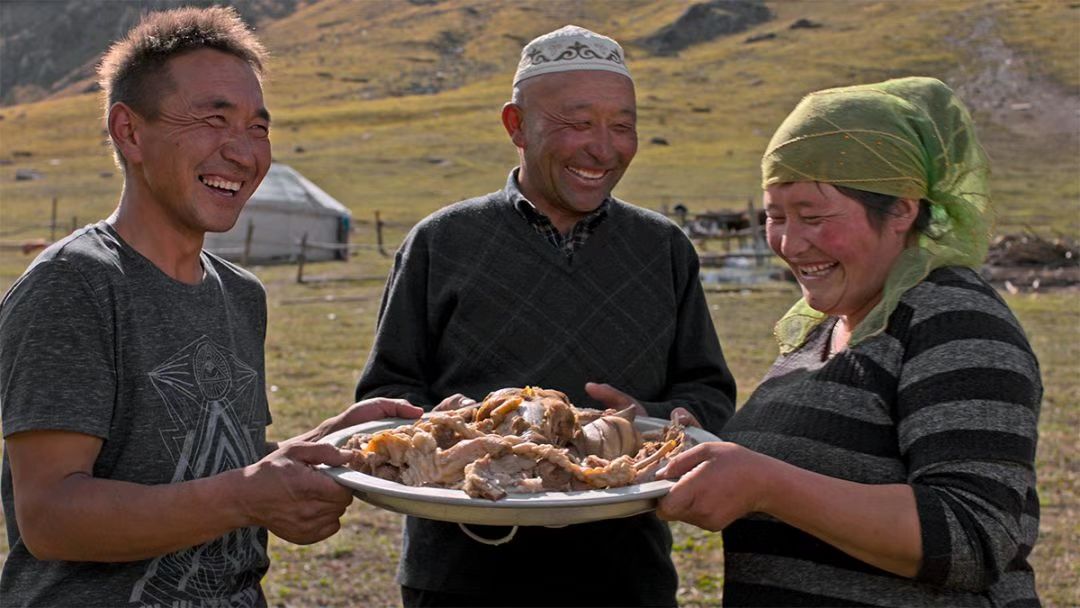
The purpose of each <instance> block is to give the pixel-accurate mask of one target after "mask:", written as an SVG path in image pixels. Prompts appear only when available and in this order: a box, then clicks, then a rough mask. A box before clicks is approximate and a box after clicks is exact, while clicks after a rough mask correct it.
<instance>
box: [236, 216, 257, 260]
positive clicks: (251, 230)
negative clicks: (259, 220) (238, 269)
mask: <svg viewBox="0 0 1080 608" xmlns="http://www.w3.org/2000/svg"><path fill="white" fill-rule="evenodd" d="M254 234H255V222H253V221H251V220H248V229H247V236H245V237H244V253H242V254H241V255H240V265H241V266H247V264H248V258H249V257H250V256H251V237H252V236H253V235H254Z"/></svg>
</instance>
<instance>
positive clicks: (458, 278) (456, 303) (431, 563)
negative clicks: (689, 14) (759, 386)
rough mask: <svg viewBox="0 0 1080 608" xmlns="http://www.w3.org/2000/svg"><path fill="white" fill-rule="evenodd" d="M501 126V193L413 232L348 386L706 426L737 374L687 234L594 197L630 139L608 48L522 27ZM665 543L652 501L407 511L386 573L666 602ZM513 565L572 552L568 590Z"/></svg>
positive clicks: (557, 595) (573, 32)
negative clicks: (565, 513) (438, 514)
mask: <svg viewBox="0 0 1080 608" xmlns="http://www.w3.org/2000/svg"><path fill="white" fill-rule="evenodd" d="M502 124H503V126H504V127H505V129H506V131H507V133H508V134H509V136H510V139H511V141H512V142H513V144H514V145H515V146H516V148H517V151H518V158H519V161H520V164H519V166H518V167H517V168H516V169H514V170H513V171H511V172H510V176H509V178H508V179H507V181H506V186H505V187H504V188H503V189H502V190H500V191H498V192H494V193H492V194H488V195H486V196H482V197H479V198H474V199H471V200H467V201H463V202H460V203H456V204H454V205H450V206H448V207H446V208H445V209H443V210H441V211H439V212H437V213H435V214H434V215H432V216H430V217H428V218H427V219H425V220H423V221H422V222H420V223H419V224H418V225H417V226H416V227H415V228H414V229H413V230H412V232H411V233H410V235H409V236H408V238H407V239H406V241H405V242H404V244H403V245H402V246H401V249H400V250H399V251H398V253H397V257H396V260H395V264H394V269H393V270H392V272H391V275H390V278H389V281H388V282H387V287H386V292H385V295H384V298H383V303H382V308H381V311H380V317H379V323H378V329H377V335H376V338H375V345H374V347H373V349H372V353H371V357H370V358H369V359H368V363H367V367H366V368H365V370H364V373H363V375H362V377H361V379H360V382H359V385H358V387H357V395H358V397H377V396H382V397H398V398H404V399H408V400H409V401H411V402H412V403H416V404H419V405H422V406H424V407H427V408H431V407H432V406H434V405H435V404H437V403H440V401H441V400H442V399H443V398H445V397H447V396H452V395H455V394H462V395H465V396H467V397H469V398H472V399H481V398H483V397H484V396H485V395H486V394H487V393H488V392H490V391H493V390H496V389H500V388H503V387H512V386H526V385H533V386H540V387H544V388H552V389H558V390H561V391H563V392H565V393H566V394H567V395H569V396H570V398H571V400H572V401H573V402H574V403H575V404H576V405H578V406H582V407H599V408H605V407H616V408H620V409H621V408H623V407H627V406H637V407H638V408H640V409H642V410H644V411H645V413H647V414H648V415H651V416H658V417H663V418H667V417H669V416H671V415H672V414H673V413H677V412H679V411H682V410H688V411H689V412H691V413H692V414H693V415H694V416H695V417H696V418H697V419H698V420H699V421H701V423H702V424H703V425H704V426H705V428H708V429H710V430H712V431H714V432H715V431H718V430H719V428H720V427H721V426H722V425H723V423H724V422H725V421H726V420H727V418H728V417H729V416H730V415H731V413H732V412H733V409H734V408H733V404H732V402H733V400H734V396H735V386H734V381H733V380H732V377H731V374H730V373H729V372H728V370H727V367H726V366H725V363H724V359H723V355H722V353H721V350H720V345H719V342H718V341H717V338H716V332H715V330H714V328H713V324H712V321H711V319H710V317H709V312H708V307H707V305H706V303H705V297H704V293H703V291H702V288H701V284H700V282H699V280H698V260H697V256H696V255H695V253H694V249H693V246H692V245H691V244H690V242H689V241H688V240H687V238H686V237H685V236H684V235H683V233H682V232H681V231H680V230H679V228H678V227H677V226H675V225H674V224H673V223H671V222H669V221H668V220H667V219H666V218H664V217H662V216H660V215H658V214H656V213H653V212H651V211H647V210H645V209H641V208H639V207H635V206H633V205H630V204H627V203H625V202H623V201H620V200H618V199H616V198H614V197H613V196H612V194H611V192H612V190H613V189H614V188H615V186H616V185H617V184H618V183H619V180H620V179H621V178H622V176H623V173H625V171H626V169H627V168H628V167H629V165H630V162H631V161H632V160H633V158H634V154H635V153H636V152H637V109H636V104H635V98H634V82H633V80H632V79H631V77H630V72H629V70H628V69H627V67H626V63H625V61H624V56H623V50H622V48H621V47H620V46H619V45H618V44H617V43H616V42H615V41H614V40H612V39H611V38H608V37H605V36H601V35H598V34H596V33H594V32H591V31H588V30H585V29H582V28H579V27H575V26H567V27H564V28H562V29H559V30H557V31H554V32H551V33H549V34H546V35H544V36H541V37H539V38H537V39H535V40H533V41H532V42H530V43H529V44H528V45H527V46H526V47H525V48H524V50H523V51H522V54H521V61H520V64H519V68H518V70H517V73H516V75H515V77H514V87H513V94H512V98H511V100H510V102H509V103H507V104H506V105H505V106H504V107H503V110H502ZM464 401H466V402H467V400H464ZM462 402H463V400H461V399H457V400H453V399H451V400H448V401H447V403H448V404H449V403H457V404H460V403H462ZM443 407H445V406H443ZM476 538H480V539H481V540H483V539H485V538H486V539H488V540H489V541H490V542H496V543H501V544H498V545H492V544H490V543H483V542H480V541H477V540H476ZM508 539H509V540H508ZM670 550H671V534H670V532H669V531H668V528H667V526H666V525H665V524H663V523H662V522H660V521H659V520H658V519H657V518H656V517H655V516H653V515H652V514H647V515H640V516H637V517H630V518H626V519H618V520H611V521H605V522H598V523H591V524H583V525H575V526H568V527H565V528H561V529H552V528H542V527H541V528H535V527H528V528H521V529H518V530H516V531H512V530H510V529H500V528H496V529H489V528H484V527H477V526H472V527H470V528H468V529H466V528H463V527H459V526H457V525H455V524H448V523H443V522H436V521H430V520H423V519H418V518H409V519H408V520H407V523H406V529H405V538H404V548H403V557H402V561H401V565H400V569H399V582H400V583H401V584H402V599H403V601H404V603H405V604H406V605H407V606H439V605H441V606H491V605H497V606H509V605H535V606H555V605H574V606H613V605H619V606H632V605H674V604H675V590H676V586H677V582H678V579H677V576H676V573H675V568H674V566H673V565H672V562H671V558H670V555H669V552H670ZM525 564H571V565H572V567H571V570H572V572H571V573H570V574H568V575H567V576H569V577H571V578H573V584H572V585H571V586H572V587H573V589H574V592H573V593H568V592H567V591H566V587H564V586H563V585H544V584H540V585H527V588H526V589H524V590H523V588H522V587H521V577H520V576H511V575H508V572H510V570H516V571H522V572H523V570H521V568H523V567H524V565H525ZM508 567H509V568H510V570H508Z"/></svg>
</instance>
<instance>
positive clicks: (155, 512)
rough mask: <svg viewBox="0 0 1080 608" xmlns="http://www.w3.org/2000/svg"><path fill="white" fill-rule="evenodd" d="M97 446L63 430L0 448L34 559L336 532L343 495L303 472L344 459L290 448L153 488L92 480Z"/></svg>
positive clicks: (330, 451)
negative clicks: (258, 530) (256, 531)
mask: <svg viewBox="0 0 1080 608" xmlns="http://www.w3.org/2000/svg"><path fill="white" fill-rule="evenodd" d="M101 445H102V440H101V439H99V438H97V437H93V436H90V435H84V434H81V433H71V432H63V431H28V432H22V433H15V434H13V435H11V436H9V437H7V439H6V440H5V449H6V450H7V454H8V458H9V461H10V463H11V473H12V481H13V487H14V495H15V512H16V520H17V523H18V526H19V532H20V534H21V536H22V539H23V542H24V543H25V544H26V546H27V548H28V549H29V550H30V552H31V553H32V554H33V555H34V556H35V557H37V558H38V559H41V560H68V561H94V562H121V561H133V560H139V559H147V558H151V557H155V556H158V555H163V554H166V553H170V552H173V551H177V550H180V549H184V548H187V547H191V546H194V545H198V544H201V543H204V542H208V541H210V540H213V539H215V538H217V537H219V536H222V535H224V534H226V533H227V532H229V531H231V530H234V529H236V528H241V527H245V526H263V527H266V528H268V529H270V531H271V532H273V533H274V534H276V535H277V536H279V537H281V538H283V539H285V540H288V541H291V542H294V543H299V544H307V543H312V542H316V541H318V540H321V539H323V538H326V537H327V536H330V535H331V534H333V533H334V532H336V531H337V530H338V528H339V527H340V523H339V518H340V517H341V515H342V513H344V511H345V509H346V507H348V505H349V504H350V503H351V502H352V495H351V493H350V492H349V490H347V489H346V488H344V487H343V486H340V485H339V484H337V483H336V482H334V481H333V480H331V479H330V478H329V477H327V476H325V475H323V474H321V473H319V472H317V471H315V470H314V469H313V468H312V467H311V465H313V464H318V463H323V464H328V465H334V466H337V465H342V464H344V463H345V462H347V461H348V460H349V456H348V454H347V453H345V452H343V451H341V450H338V449H337V448H334V447H332V446H330V445H326V444H319V445H315V444H303V443H296V444H292V445H289V446H286V447H285V448H283V449H282V450H279V451H277V452H274V453H272V454H270V455H268V456H267V457H266V458H263V459H262V460H260V461H258V462H256V463H254V464H252V465H250V466H247V467H244V468H242V469H235V470H232V471H227V472H225V473H221V474H218V475H214V476H212V477H206V478H203V479H197V480H193V481H187V482H182V483H175V484H161V485H143V484H137V483H130V482H124V481H115V480H109V479H101V478H95V477H94V476H93V466H94V461H95V459H96V458H97V455H98V452H99V451H100V450H101Z"/></svg>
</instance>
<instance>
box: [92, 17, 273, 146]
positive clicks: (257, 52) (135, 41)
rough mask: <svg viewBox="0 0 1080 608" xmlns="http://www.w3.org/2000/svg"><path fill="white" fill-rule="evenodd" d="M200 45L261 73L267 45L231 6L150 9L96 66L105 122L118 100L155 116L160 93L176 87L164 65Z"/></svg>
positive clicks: (151, 116)
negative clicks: (151, 11)
mask: <svg viewBox="0 0 1080 608" xmlns="http://www.w3.org/2000/svg"><path fill="white" fill-rule="evenodd" d="M200 49H213V50H217V51H221V52H224V53H228V54H230V55H234V56H236V57H238V58H240V59H242V60H244V61H246V62H247V63H248V65H250V66H251V67H252V69H253V70H255V75H256V77H259V78H260V79H261V76H262V74H263V72H264V69H263V63H264V62H265V61H266V57H267V52H266V48H265V47H263V45H262V43H261V42H259V40H258V38H256V37H255V34H254V33H252V31H251V30H250V29H249V28H248V27H247V25H245V24H244V22H243V21H242V20H241V19H240V15H239V14H237V12H236V10H235V9H233V8H231V7H228V8H223V7H220V6H214V7H211V8H194V7H186V8H178V9H173V10H169V11H161V12H156V13H149V14H147V15H144V16H143V18H142V20H141V21H140V22H139V24H138V25H136V26H135V27H133V28H132V29H131V30H130V31H129V32H128V33H127V36H125V37H124V38H123V39H121V40H118V41H117V42H115V43H114V44H113V45H112V46H111V47H110V48H109V50H108V51H107V52H106V53H105V56H104V58H102V60H101V65H99V66H98V82H99V84H100V85H101V90H102V92H103V94H104V98H105V118H106V120H108V116H109V108H111V107H112V106H113V104H115V103H118V102H121V103H124V104H126V105H128V106H130V107H131V108H132V109H133V110H135V111H136V112H138V113H139V114H140V115H142V116H144V117H146V118H149V119H154V118H157V117H158V112H159V109H160V108H159V101H160V99H161V96H162V93H163V92H170V91H171V90H172V88H173V86H174V83H173V82H172V80H171V78H170V77H169V73H168V70H167V69H165V68H166V64H167V63H168V61H169V60H170V59H173V58H174V57H177V56H179V55H182V54H184V53H188V52H191V51H197V50H200ZM113 150H114V152H115V154H116V160H117V163H118V164H119V165H120V166H121V167H123V166H124V159H123V157H122V156H121V154H120V151H119V150H117V149H116V146H115V145H114V146H113Z"/></svg>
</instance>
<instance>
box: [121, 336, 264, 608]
mask: <svg viewBox="0 0 1080 608" xmlns="http://www.w3.org/2000/svg"><path fill="white" fill-rule="evenodd" d="M149 376H150V382H151V384H152V385H153V386H154V388H155V389H156V390H157V393H158V395H159V396H160V397H161V400H162V402H163V404H164V406H165V409H166V411H167V412H168V416H169V419H170V420H171V423H172V424H171V426H170V425H168V424H162V428H161V429H160V433H161V440H162V441H163V442H164V443H165V447H166V449H167V450H168V452H169V454H170V455H171V456H172V459H173V463H174V464H175V468H174V472H173V476H172V483H179V482H182V481H189V480H192V479H199V478H202V477H209V476H211V475H215V474H217V473H221V472H224V471H227V470H230V469H235V468H239V467H243V466H246V465H248V464H251V463H253V462H255V461H256V460H258V459H259V457H260V453H261V449H257V448H256V446H255V444H254V441H253V439H252V438H253V437H258V436H261V435H260V433H261V430H262V426H263V424H264V422H265V421H264V420H263V419H262V416H261V413H262V408H261V400H260V399H259V398H258V397H259V395H258V391H259V386H260V383H259V378H258V372H256V371H255V370H254V369H253V368H252V367H251V366H249V365H247V364H246V363H244V362H243V361H241V360H240V359H239V358H238V357H237V356H236V354H235V353H233V352H231V351H229V350H227V349H226V348H223V347H222V346H220V345H217V344H215V343H214V342H213V341H212V340H210V338H208V337H206V336H202V337H201V338H199V339H198V340H196V341H194V342H192V343H191V344H189V345H188V346H186V347H184V348H183V349H181V350H180V351H179V352H177V353H176V354H174V355H173V356H171V357H169V358H168V359H167V360H165V362H163V363H161V364H160V365H158V366H157V367H156V368H155V369H154V370H153V371H151V372H150V373H149ZM257 533H258V529H257V528H241V529H239V530H234V531H232V532H230V533H228V534H226V535H225V536H223V537H221V538H219V539H217V540H214V541H211V542H209V543H206V544H203V545H199V546H196V547H191V548H189V549H185V550H183V551H177V552H175V553H170V554H168V555H163V556H160V557H157V558H155V559H154V560H153V561H152V562H151V563H150V565H149V567H148V568H147V570H146V573H145V574H144V575H143V577H142V578H141V579H140V580H139V582H138V583H136V585H135V587H134V588H133V589H132V592H131V598H130V601H131V602H137V603H140V604H161V605H174V604H180V605H186V604H188V603H194V604H196V605H217V604H219V603H222V602H224V603H225V604H229V605H235V604H243V605H250V604H252V603H254V602H255V601H256V594H257V593H258V592H257V589H258V582H259V581H258V572H259V569H258V565H259V564H260V563H262V562H264V561H265V560H266V555H265V551H264V549H263V546H262V543H261V542H259V538H258V534H257ZM247 578H250V579H252V580H245V579H247ZM234 594H236V597H233V595H234ZM249 596H250V597H249Z"/></svg>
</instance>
